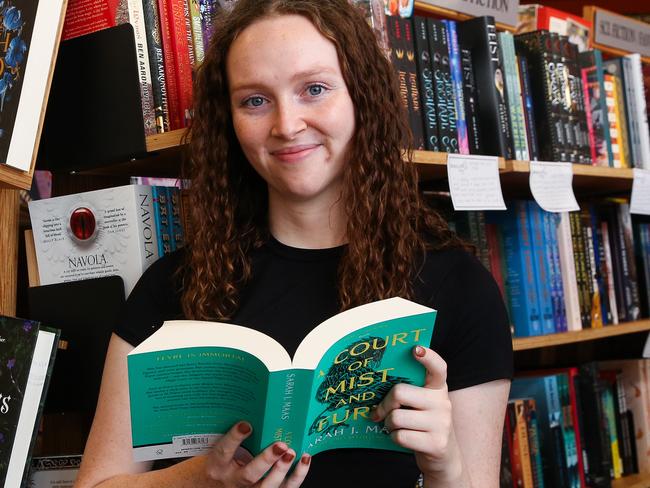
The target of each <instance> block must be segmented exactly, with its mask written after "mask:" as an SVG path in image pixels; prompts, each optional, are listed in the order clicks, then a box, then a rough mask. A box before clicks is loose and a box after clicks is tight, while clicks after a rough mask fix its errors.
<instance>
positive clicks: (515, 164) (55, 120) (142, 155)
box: [0, 2, 650, 488]
mask: <svg viewBox="0 0 650 488" xmlns="http://www.w3.org/2000/svg"><path fill="white" fill-rule="evenodd" d="M415 8H416V13H418V14H421V15H427V14H433V15H438V16H444V17H447V18H452V19H457V20H465V19H467V18H469V17H470V16H469V15H467V14H462V13H458V12H454V11H452V10H449V9H446V8H443V7H434V6H432V5H429V4H427V3H424V2H415ZM593 13H594V8H591V7H588V8H586V9H585V15H592V16H593ZM497 27H499V28H500V29H502V30H510V31H514V28H512V27H510V26H505V25H503V24H501V25H500V24H497ZM106 42H109V41H106ZM603 50H604V49H603ZM611 54H621V51H620V50H612V51H611ZM644 60H645V61H649V60H648V59H644ZM60 61H61V62H62V63H65V59H64V58H62V59H60ZM90 74H91V75H92V73H90ZM136 75H137V73H136ZM56 76H58V74H57V73H56V72H55V80H54V82H53V90H57V89H58V88H57V83H56V81H57V79H56ZM62 76H65V73H62ZM60 85H61V86H65V85H66V84H65V83H60ZM115 89H116V90H117V91H122V93H123V90H124V89H125V88H124V87H123V86H121V85H120V86H119V87H115ZM129 90H131V92H132V93H134V89H133V87H130V88H129ZM136 91H137V87H136ZM136 95H137V93H136ZM88 96H89V97H93V96H95V95H93V94H90V95H88ZM126 108H127V109H135V110H131V111H130V112H131V113H133V114H137V111H138V110H139V106H138V105H137V104H135V105H131V106H129V107H126ZM63 117H64V115H63V114H62V113H59V114H56V115H52V119H51V120H48V118H47V116H46V123H45V124H46V125H45V128H44V131H45V134H46V135H45V137H50V143H49V144H46V145H44V147H43V148H42V151H41V153H39V163H41V164H42V163H43V161H46V160H48V159H49V161H48V165H50V167H53V166H56V165H57V163H58V162H60V161H59V159H60V158H62V153H61V152H60V151H61V148H60V147H59V148H56V149H52V148H53V147H55V146H56V142H57V141H56V140H55V141H54V143H52V141H51V137H52V136H51V134H52V131H51V128H52V127H54V126H58V129H59V132H57V134H58V135H57V136H55V137H58V138H60V140H59V141H58V142H60V143H62V142H63V140H62V138H63V137H64V132H65V128H66V127H67V125H66V120H65V119H64V118H63ZM134 117H136V118H137V115H134ZM138 124H139V127H140V129H138V128H137V127H138ZM88 125H91V126H92V125H94V127H101V125H97V124H88ZM133 126H134V127H136V129H133V130H136V131H138V130H140V132H139V133H137V134H136V137H135V138H134V140H135V141H136V142H135V143H134V146H131V147H126V148H122V151H121V152H120V155H119V156H118V155H116V156H114V157H105V155H103V154H100V150H99V149H96V150H94V151H93V150H92V148H91V149H89V150H88V151H89V152H88V153H87V154H86V155H85V156H86V157H85V161H84V163H83V164H82V165H79V166H74V164H73V165H72V166H70V164H69V162H67V163H68V164H67V166H63V165H61V166H58V169H57V170H56V171H58V174H59V175H61V176H62V177H64V178H66V179H69V180H71V181H73V180H74V179H75V177H76V176H77V175H82V176H92V177H97V178H99V179H101V178H105V177H124V178H127V177H129V176H140V175H148V176H178V175H179V173H180V160H181V159H182V153H183V151H182V148H183V145H184V143H185V142H186V140H185V130H176V131H171V132H166V133H162V134H157V135H153V136H147V137H145V136H144V128H143V125H142V121H141V120H139V121H137V120H136V122H134V124H133ZM61 127H63V128H64V130H63V132H61ZM95 130H96V129H95ZM97 136H98V138H99V139H102V138H106V139H111V138H112V137H114V136H115V133H114V132H113V131H112V129H105V128H104V129H102V131H101V132H99V133H98V134H97ZM116 154H117V153H116ZM446 161H447V153H443V152H431V151H414V152H413V162H414V164H416V165H417V169H418V173H419V175H420V178H421V180H422V181H424V182H426V183H427V184H430V185H432V187H434V188H440V189H444V188H445V187H446V185H447V182H446V177H447V169H446ZM498 166H499V172H500V176H501V184H502V187H503V189H504V194H506V195H513V196H517V195H522V194H526V193H527V192H528V178H529V175H530V163H529V161H519V160H506V159H504V158H499V165H498ZM32 174H33V170H32V172H30V173H25V174H23V173H21V172H16V171H13V170H11V168H6V167H4V166H2V165H0V232H1V233H2V235H3V238H2V239H1V240H0V262H1V263H3V265H2V266H3V267H2V272H1V273H0V314H5V315H14V314H15V310H16V283H17V274H18V264H17V261H18V241H19V232H18V212H19V206H20V201H19V194H18V189H28V188H29V186H30V185H31V179H32ZM55 177H56V175H55ZM632 182H633V171H632V169H616V168H611V167H597V166H589V165H578V164H574V165H573V188H574V191H575V193H576V195H577V196H578V198H581V197H596V196H606V195H627V194H629V192H630V190H631V187H632ZM72 185H73V186H74V182H73V183H72ZM649 331H650V319H643V320H639V321H636V322H632V323H626V324H620V325H617V326H614V327H605V328H599V329H585V330H582V331H579V332H566V333H560V334H552V335H545V336H535V337H530V338H517V339H514V340H513V347H514V350H515V358H516V359H515V363H516V367H518V368H532V367H542V366H553V365H558V364H568V363H577V362H579V361H581V360H589V359H594V358H602V357H607V351H604V350H606V349H608V348H609V346H608V344H613V345H614V347H619V348H623V350H625V351H628V352H629V354H640V350H641V348H642V346H643V340H644V338H645V335H646V334H647V333H648V332H649ZM610 349H611V348H610ZM613 486H615V487H616V488H624V487H625V488H641V487H647V486H650V474H642V475H637V476H630V477H627V478H624V479H622V480H618V481H616V482H614V485H613Z"/></svg>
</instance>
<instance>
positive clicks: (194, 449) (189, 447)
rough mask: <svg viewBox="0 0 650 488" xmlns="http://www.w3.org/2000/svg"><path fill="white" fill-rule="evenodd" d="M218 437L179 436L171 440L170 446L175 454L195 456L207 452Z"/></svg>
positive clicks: (211, 435)
mask: <svg viewBox="0 0 650 488" xmlns="http://www.w3.org/2000/svg"><path fill="white" fill-rule="evenodd" d="M218 437H219V435H218V434H190V435H179V436H175V437H173V438H172V444H173V445H174V448H175V449H176V452H177V454H179V455H192V456H196V455H197V454H202V453H205V452H207V451H208V450H209V449H210V447H211V446H212V445H213V444H214V442H215V441H216V440H217V438H218Z"/></svg>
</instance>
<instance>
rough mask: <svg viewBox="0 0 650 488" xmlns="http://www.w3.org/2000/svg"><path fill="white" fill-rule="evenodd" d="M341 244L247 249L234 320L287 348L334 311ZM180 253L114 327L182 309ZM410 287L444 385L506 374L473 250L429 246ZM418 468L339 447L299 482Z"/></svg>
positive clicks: (499, 327)
mask: <svg viewBox="0 0 650 488" xmlns="http://www.w3.org/2000/svg"><path fill="white" fill-rule="evenodd" d="M343 251H344V247H337V248H332V249H318V250H313V249H297V248H293V247H289V246H286V245H284V244H282V243H280V242H278V241H277V240H275V239H273V238H271V240H270V241H269V242H268V243H266V244H265V245H264V246H262V247H261V248H260V249H257V250H255V251H254V252H253V255H252V263H253V268H252V269H253V273H252V278H251V280H250V281H249V283H248V284H247V285H246V286H245V287H244V289H243V290H242V291H241V298H240V307H239V310H238V312H237V313H236V314H235V315H234V317H233V318H232V322H234V323H236V324H239V325H244V326H247V327H251V328H253V329H257V330H259V331H262V332H264V333H265V334H267V335H269V336H271V337H273V338H274V339H276V340H277V341H278V342H280V344H282V345H283V346H284V347H285V348H286V349H287V351H288V352H289V354H291V355H293V353H294V352H295V350H296V348H297V346H298V344H299V343H300V341H301V340H302V339H303V338H304V337H305V335H307V333H308V332H309V331H310V330H311V329H313V328H314V327H315V326H316V325H318V324H319V323H320V322H322V321H324V320H325V319H327V318H329V317H331V316H332V315H334V314H336V313H337V312H339V308H338V305H337V303H338V293H337V268H338V263H339V260H340V258H341V255H342V253H343ZM182 258H183V254H182V252H176V253H172V254H170V255H168V256H165V257H163V258H162V259H160V260H158V261H157V262H156V263H154V264H153V265H151V267H150V268H149V269H148V270H147V271H146V272H145V273H144V275H143V276H142V277H141V278H140V281H139V282H138V284H137V285H136V287H135V288H134V290H133V291H132V292H131V295H130V296H129V299H128V301H127V305H126V311H125V316H124V320H123V321H122V323H121V325H120V327H119V328H118V329H117V330H116V331H115V332H116V334H117V335H119V336H120V337H122V338H123V339H124V340H126V341H127V342H129V343H130V344H132V345H134V346H136V345H138V344H140V342H142V341H143V340H144V339H146V338H147V337H149V335H151V334H152V333H153V332H154V331H156V330H157V329H158V328H159V327H160V326H161V325H162V322H163V321H165V320H170V319H179V318H183V316H182V311H181V305H180V290H181V287H180V281H179V280H178V279H177V278H175V271H176V270H177V269H178V267H179V265H180V264H181V262H182ZM414 288H415V299H414V301H416V302H419V303H421V304H423V305H426V306H429V307H431V308H434V309H436V310H437V311H438V314H437V317H436V322H435V326H434V332H433V338H432V340H431V348H432V349H433V350H435V351H436V352H438V354H440V355H441V356H442V358H443V359H444V360H445V361H446V362H447V385H448V387H449V390H450V391H452V390H457V389H461V388H465V387H469V386H472V385H477V384H480V383H484V382H487V381H491V380H496V379H501V378H511V377H512V374H513V358H512V342H511V337H510V328H509V323H508V318H507V314H506V310H505V306H504V304H503V301H502V299H501V295H500V292H499V289H498V287H497V285H496V283H495V282H494V280H493V278H492V276H491V275H490V273H489V272H488V271H487V270H486V269H485V268H484V267H483V265H482V264H481V263H480V262H479V261H478V260H477V259H476V258H474V257H473V256H471V255H470V254H468V253H466V252H465V251H463V250H460V249H449V250H444V251H436V252H429V253H427V257H426V261H425V263H424V265H423V266H422V268H421V271H420V273H419V276H418V278H417V279H416V282H415V283H414ZM418 475H419V471H418V468H417V466H416V464H415V459H414V457H413V455H411V454H403V453H396V452H392V451H381V450H374V449H338V450H334V451H326V452H323V453H319V454H318V455H317V456H315V457H314V460H313V461H312V466H311V468H310V471H309V475H308V476H307V479H306V480H305V482H304V483H303V485H302V486H303V487H305V488H312V487H333V486H341V487H343V486H345V487H357V486H358V487H391V488H401V487H404V488H406V487H408V488H412V487H414V486H415V484H416V480H417V478H418Z"/></svg>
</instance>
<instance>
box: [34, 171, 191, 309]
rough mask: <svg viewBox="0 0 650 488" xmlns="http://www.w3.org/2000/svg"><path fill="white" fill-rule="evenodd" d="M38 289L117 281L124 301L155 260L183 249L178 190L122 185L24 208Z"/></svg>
mask: <svg viewBox="0 0 650 488" xmlns="http://www.w3.org/2000/svg"><path fill="white" fill-rule="evenodd" d="M29 212H30V218H31V223H32V228H33V233H34V245H35V252H36V261H37V263H38V276H39V281H40V284H41V285H48V284H54V283H62V282H69V281H77V280H83V279H91V278H99V277H102V276H112V275H117V276H121V277H122V279H123V280H124V287H125V294H126V295H127V296H128V295H129V293H130V292H131V290H132V289H133V287H134V286H135V284H136V282H137V281H138V279H139V278H140V276H141V274H142V273H143V272H144V271H145V270H146V269H147V268H148V267H149V266H150V265H151V264H152V263H153V262H154V261H156V260H157V259H158V258H160V257H162V256H164V255H165V254H169V253H171V252H173V251H175V250H176V249H178V248H180V247H182V246H183V244H184V241H185V233H184V230H183V224H182V218H181V215H182V211H181V197H180V189H179V188H177V187H170V186H157V185H153V186H152V185H137V184H135V185H126V186H121V187H115V188H108V189H104V190H95V191H90V192H84V193H77V194H72V195H66V196H61V197H55V198H47V199H43V200H34V201H31V202H30V203H29Z"/></svg>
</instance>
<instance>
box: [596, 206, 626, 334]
mask: <svg viewBox="0 0 650 488" xmlns="http://www.w3.org/2000/svg"><path fill="white" fill-rule="evenodd" d="M602 215H603V218H604V219H605V221H606V222H607V232H608V234H609V245H610V248H611V255H612V268H613V274H614V276H613V278H614V295H615V297H616V310H617V312H618V320H619V322H627V321H628V316H627V307H626V306H625V298H624V297H625V292H624V291H623V271H622V268H623V262H622V261H623V259H622V250H621V242H620V240H619V229H618V227H619V225H620V224H619V222H618V216H617V212H616V206H615V205H614V204H609V205H606V206H605V207H603V211H602Z"/></svg>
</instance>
